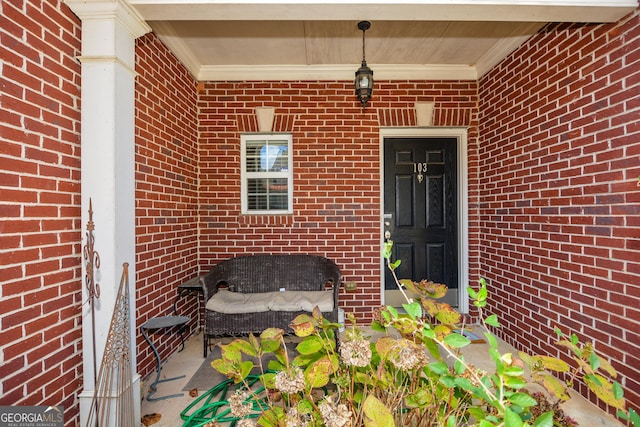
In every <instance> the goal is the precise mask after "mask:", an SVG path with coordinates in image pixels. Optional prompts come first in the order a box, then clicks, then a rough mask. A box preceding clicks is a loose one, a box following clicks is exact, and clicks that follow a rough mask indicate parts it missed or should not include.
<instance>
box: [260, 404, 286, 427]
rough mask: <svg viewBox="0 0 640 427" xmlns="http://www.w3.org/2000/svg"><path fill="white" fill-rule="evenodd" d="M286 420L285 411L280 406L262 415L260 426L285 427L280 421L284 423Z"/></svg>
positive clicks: (273, 407)
mask: <svg viewBox="0 0 640 427" xmlns="http://www.w3.org/2000/svg"><path fill="white" fill-rule="evenodd" d="M284 418H285V414H284V410H283V409H282V408H281V407H279V406H272V407H271V408H270V409H268V410H266V411H264V412H263V413H262V415H260V418H258V425H259V426H261V427H277V426H279V425H283V424H280V421H282V422H284Z"/></svg>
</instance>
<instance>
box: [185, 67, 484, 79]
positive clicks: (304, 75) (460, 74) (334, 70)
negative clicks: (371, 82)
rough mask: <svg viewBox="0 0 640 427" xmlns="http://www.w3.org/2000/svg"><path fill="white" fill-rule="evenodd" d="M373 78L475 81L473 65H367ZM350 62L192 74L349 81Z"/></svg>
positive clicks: (208, 70)
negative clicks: (348, 63)
mask: <svg viewBox="0 0 640 427" xmlns="http://www.w3.org/2000/svg"><path fill="white" fill-rule="evenodd" d="M369 66H370V67H371V68H372V69H373V70H374V78H375V80H377V81H381V80H476V79H477V78H478V73H477V71H476V68H475V67H473V66H469V65H448V64H445V65H438V64H424V65H413V64H402V65H392V64H369ZM354 73H355V68H354V66H353V65H259V66H243V65H229V66H224V65H219V66H218V65H213V66H212V65H204V66H202V67H200V68H199V70H198V71H197V72H196V73H195V76H196V79H197V80H200V81H251V80H286V81H289V80H313V81H333V80H338V81H344V80H347V81H350V80H353V79H354Z"/></svg>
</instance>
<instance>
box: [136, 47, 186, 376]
mask: <svg viewBox="0 0 640 427" xmlns="http://www.w3.org/2000/svg"><path fill="white" fill-rule="evenodd" d="M136 72H137V73H138V77H137V79H136V99H135V120H136V122H135V125H136V136H135V138H136V139H135V143H136V148H135V152H136V159H135V160H136V163H135V164H136V273H137V274H136V304H137V307H136V308H137V313H136V317H137V325H138V326H140V325H141V324H142V323H144V322H145V321H146V320H147V319H149V318H150V317H154V316H164V315H172V314H174V311H173V302H174V300H175V296H176V286H177V285H178V284H180V283H182V282H184V281H186V280H187V279H190V278H191V277H194V276H196V275H197V274H198V210H197V206H198V200H197V197H198V151H197V143H198V133H197V126H196V124H197V115H196V105H197V102H196V97H197V92H196V86H197V83H196V82H195V80H194V79H193V77H192V76H191V75H190V74H189V73H188V72H187V71H186V69H185V67H184V66H183V65H181V64H180V63H179V62H178V61H177V60H176V58H175V57H174V56H173V54H171V53H170V52H169V51H168V49H167V48H166V47H165V46H164V45H162V43H161V42H160V41H159V40H158V38H157V37H156V36H155V35H153V34H147V35H146V36H144V37H141V38H140V39H138V40H137V41H136ZM197 302H198V301H197V299H196V298H184V299H181V300H180V302H179V305H178V307H177V308H178V314H180V315H185V314H186V315H193V314H195V313H197V309H198V308H197V307H198V305H197ZM192 317H193V319H192V325H195V323H196V319H195V316H192ZM138 330H139V328H138ZM163 332H166V331H158V333H156V334H154V336H153V337H152V339H153V341H154V343H156V345H157V346H158V351H159V352H160V354H161V356H162V357H163V359H164V358H166V357H167V356H168V355H169V354H170V353H171V352H172V351H174V350H175V349H176V348H178V345H177V343H178V342H177V340H179V335H178V334H177V333H176V331H173V333H171V332H169V333H163ZM137 348H138V372H139V373H140V374H141V375H142V376H145V375H147V374H148V373H149V372H150V371H151V370H153V369H154V368H155V359H154V357H153V353H152V352H151V350H150V348H149V346H148V345H147V344H146V342H145V341H144V338H143V337H142V336H141V335H140V334H139V333H138V336H137Z"/></svg>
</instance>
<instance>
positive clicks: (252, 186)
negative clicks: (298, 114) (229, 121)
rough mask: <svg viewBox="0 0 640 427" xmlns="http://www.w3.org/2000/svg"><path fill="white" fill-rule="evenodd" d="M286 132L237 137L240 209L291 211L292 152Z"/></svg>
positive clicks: (274, 212)
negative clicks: (239, 163)
mask: <svg viewBox="0 0 640 427" xmlns="http://www.w3.org/2000/svg"><path fill="white" fill-rule="evenodd" d="M291 145H292V137H291V135H290V134H245V135H241V137H240V149H241V152H242V155H241V185H240V190H241V192H242V213H245V214H247V213H249V214H278V213H293V155H292V147H291Z"/></svg>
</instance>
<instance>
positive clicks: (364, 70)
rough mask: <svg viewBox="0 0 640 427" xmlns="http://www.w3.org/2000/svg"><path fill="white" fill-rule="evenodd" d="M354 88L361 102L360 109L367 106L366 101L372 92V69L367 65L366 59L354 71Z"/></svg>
mask: <svg viewBox="0 0 640 427" xmlns="http://www.w3.org/2000/svg"><path fill="white" fill-rule="evenodd" d="M355 89H356V95H357V96H358V99H359V100H360V102H361V103H362V109H365V108H367V102H368V101H369V99H371V94H372V93H373V70H371V68H369V67H367V62H366V61H362V65H361V66H360V68H358V71H356V80H355Z"/></svg>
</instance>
